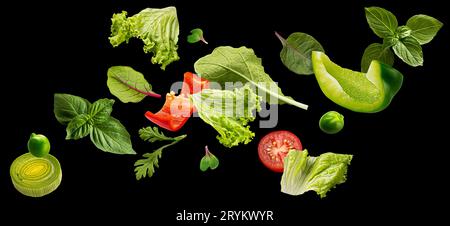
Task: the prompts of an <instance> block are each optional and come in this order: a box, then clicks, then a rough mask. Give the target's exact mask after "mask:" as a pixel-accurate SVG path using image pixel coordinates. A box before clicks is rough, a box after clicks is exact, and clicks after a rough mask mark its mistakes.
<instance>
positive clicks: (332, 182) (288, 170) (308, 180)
mask: <svg viewBox="0 0 450 226" xmlns="http://www.w3.org/2000/svg"><path fill="white" fill-rule="evenodd" d="M352 158H353V155H345V154H335V153H324V154H322V155H320V156H319V157H310V156H308V150H306V149H305V150H303V151H296V150H292V151H290V152H289V153H288V155H287V156H286V157H285V158H284V173H283V176H282V178H281V192H283V193H286V194H289V195H301V194H303V193H305V192H307V191H315V192H316V193H317V194H318V195H319V196H320V197H321V198H324V197H325V196H326V193H327V192H328V191H329V190H330V189H331V188H334V187H335V186H336V185H338V184H342V183H344V182H345V180H346V174H347V167H348V165H350V162H351V160H352Z"/></svg>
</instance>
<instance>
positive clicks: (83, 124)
mask: <svg viewBox="0 0 450 226" xmlns="http://www.w3.org/2000/svg"><path fill="white" fill-rule="evenodd" d="M91 127H92V121H91V117H90V116H89V115H87V114H81V115H77V116H75V118H73V119H72V121H70V122H69V124H68V125H67V128H66V132H67V135H66V140H78V139H80V138H83V137H85V136H87V135H89V132H90V130H91Z"/></svg>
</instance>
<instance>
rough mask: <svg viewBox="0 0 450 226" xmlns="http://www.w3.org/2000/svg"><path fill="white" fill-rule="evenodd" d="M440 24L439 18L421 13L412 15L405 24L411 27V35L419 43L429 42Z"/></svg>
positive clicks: (439, 27)
mask: <svg viewBox="0 0 450 226" xmlns="http://www.w3.org/2000/svg"><path fill="white" fill-rule="evenodd" d="M442 25H443V24H442V22H440V21H439V20H437V19H435V18H433V17H431V16H427V15H423V14H419V15H415V16H412V17H411V18H409V20H408V21H407V22H406V26H408V27H409V28H410V29H411V36H412V37H413V38H415V39H416V40H417V41H418V42H419V43H420V44H421V45H423V44H427V43H429V42H430V41H431V40H432V39H433V38H434V36H436V34H437V32H438V31H439V30H440V29H441V27H442Z"/></svg>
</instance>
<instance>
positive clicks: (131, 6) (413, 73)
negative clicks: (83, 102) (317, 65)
mask: <svg viewBox="0 0 450 226" xmlns="http://www.w3.org/2000/svg"><path fill="white" fill-rule="evenodd" d="M444 2H445V1H430V0H428V1H417V2H414V3H412V2H409V1H408V2H407V1H392V0H389V1H333V2H330V3H327V2H323V1H282V0H278V1H267V2H266V1H264V2H261V1H255V2H254V3H251V2H247V1H242V0H241V1H220V2H219V1H187V0H180V1H169V0H162V1H152V0H147V1H142V0H135V1H131V0H127V1H125V0H123V1H110V2H107V1H105V2H101V3H100V2H97V1H71V2H68V1H59V2H54V3H45V2H41V1H33V2H20V3H16V4H14V5H10V4H8V5H3V6H2V21H3V22H2V28H1V30H2V39H3V41H2V49H3V51H2V55H4V56H5V57H4V58H3V60H2V61H3V63H2V64H4V65H3V67H2V68H3V70H2V75H1V76H2V79H1V81H2V84H3V85H2V101H3V103H2V115H3V117H2V124H3V126H2V127H3V128H2V130H3V139H4V141H3V144H6V147H5V146H3V148H2V156H3V157H1V158H0V205H1V206H4V207H6V209H5V208H2V211H0V216H2V218H1V219H0V220H4V221H6V219H8V217H11V216H15V217H19V218H16V219H19V221H24V220H33V221H34V222H35V223H38V224H40V223H45V222H46V221H47V220H48V219H49V218H52V217H56V218H62V221H58V222H67V221H70V222H74V221H75V222H79V223H90V222H92V221H102V222H115V221H116V220H125V221H126V225H130V224H131V223H132V222H142V223H143V225H154V223H155V222H165V223H166V224H168V223H189V222H176V220H175V217H176V213H177V212H179V211H182V210H183V209H186V210H188V211H208V212H212V213H213V214H217V215H219V211H220V210H272V211H274V212H275V222H218V221H212V222H210V224H215V223H220V224H229V223H238V224H242V223H246V224H248V223H255V224H264V223H265V224H274V223H277V224H278V223H279V224H281V223H287V222H291V224H294V223H295V224H297V225H301V224H305V223H306V222H315V223H319V224H320V223H323V222H329V223H336V224H344V223H358V224H363V225H364V224H367V222H369V223H373V222H376V221H379V222H381V223H390V222H392V221H399V222H406V221H416V220H418V219H424V220H428V221H433V220H436V219H437V218H436V217H438V216H441V214H442V212H441V211H439V209H440V208H438V207H437V206H439V205H440V204H444V205H445V203H444V200H445V198H446V197H447V196H448V195H447V194H446V193H448V191H447V190H448V189H447V187H446V186H445V185H444V184H443V183H445V180H446V178H448V174H445V172H447V173H448V170H445V158H444V154H445V153H446V152H447V151H448V148H447V147H446V146H444V145H442V144H443V143H444V142H443V141H445V139H446V138H445V136H444V135H445V132H438V130H437V129H439V128H442V129H444V131H445V129H446V128H448V126H449V123H448V116H447V114H448V113H446V112H445V111H444V110H443V108H445V107H446V106H447V103H448V94H447V90H448V88H446V84H445V82H446V81H445V80H447V79H446V77H447V76H448V72H447V71H446V68H447V67H446V66H447V64H448V63H447V59H446V58H447V57H445V56H446V54H447V53H448V40H449V36H448V29H447V26H448V23H445V21H448V12H447V10H446V7H444V6H443V5H444V4H445V3H444ZM170 5H174V6H176V7H177V12H178V19H179V23H180V36H179V51H178V52H179V55H180V58H181V59H180V60H179V61H178V62H175V63H172V64H171V65H169V66H168V67H167V69H166V71H161V70H160V69H159V66H158V65H152V64H151V63H150V57H151V56H150V55H146V54H144V53H143V51H142V43H141V41H140V40H136V39H133V40H131V42H130V43H129V44H128V45H124V44H122V45H121V46H120V47H118V48H112V47H111V45H110V44H109V41H108V36H109V29H110V18H111V16H112V14H113V13H118V12H120V11H122V10H126V11H128V12H129V14H130V15H132V14H135V13H138V12H139V11H140V10H142V9H144V8H146V7H152V8H161V7H166V6H170ZM367 6H380V7H383V8H386V9H388V10H390V11H391V12H393V13H394V14H395V15H396V16H397V19H398V21H399V25H403V24H405V23H406V20H407V19H408V18H409V17H410V16H413V15H415V14H420V13H422V14H427V15H430V16H433V17H435V18H438V19H439V20H441V21H443V22H444V23H445V24H444V27H443V29H441V31H440V32H439V33H438V35H437V36H436V37H435V39H434V40H433V41H432V42H431V43H429V44H427V45H425V46H423V50H424V59H425V62H424V66H423V67H417V68H412V67H410V66H408V65H406V64H405V63H403V62H401V61H400V60H399V59H398V58H397V59H396V63H395V67H396V68H397V69H398V70H399V71H401V72H402V73H403V74H404V83H403V87H402V89H401V90H400V92H399V93H398V95H397V96H396V97H395V99H394V101H393V103H392V104H391V105H390V106H389V107H388V108H387V109H386V110H384V111H382V112H380V113H376V114H361V113H355V112H351V111H348V110H346V109H343V108H341V107H339V106H337V105H335V104H334V103H332V102H331V101H330V100H328V99H327V98H326V97H325V96H324V95H323V94H322V92H321V91H320V89H319V87H318V85H317V83H316V81H315V79H314V77H313V76H300V75H296V74H294V73H292V72H290V71H289V70H288V69H286V68H285V67H284V65H283V64H282V63H281V61H280V59H279V52H280V50H281V44H280V42H279V41H278V40H277V38H276V37H275V36H274V34H273V32H274V31H278V32H279V33H280V34H281V35H282V36H284V37H287V36H288V35H289V34H290V33H292V32H305V33H308V34H310V35H312V36H314V37H315V38H316V39H317V40H319V41H320V42H321V44H322V45H323V47H324V48H325V50H326V52H327V54H328V56H330V58H331V59H332V60H333V61H335V62H336V63H337V64H339V65H341V66H343V67H346V68H351V69H354V70H357V69H359V65H360V59H361V56H362V53H363V51H364V49H365V48H366V46H367V45H369V44H370V43H372V42H380V41H381V40H380V39H379V38H378V37H376V35H375V34H373V32H372V31H371V30H370V28H369V27H368V25H367V22H366V19H365V16H364V7H367ZM196 27H200V28H202V29H203V30H204V32H205V38H206V39H207V40H208V41H209V45H204V44H201V43H197V44H188V43H187V42H186V41H185V40H186V36H187V35H188V34H189V31H190V30H191V29H193V28H196ZM222 45H230V46H233V47H239V46H247V47H249V48H253V49H254V51H255V53H256V54H257V56H258V57H261V58H262V60H263V65H264V67H265V71H266V72H267V73H268V74H269V75H271V77H272V78H273V79H274V80H275V81H277V82H279V86H280V87H281V88H282V90H283V91H284V93H285V94H287V95H289V96H292V97H294V98H295V99H296V100H298V101H300V102H303V103H306V104H309V105H310V109H309V110H308V111H304V110H301V109H298V108H296V107H293V106H288V105H284V106H280V107H279V116H280V117H279V122H278V125H277V127H276V128H274V129H258V120H256V121H255V123H252V130H253V131H254V132H255V133H256V137H255V139H254V141H253V142H251V143H250V144H248V145H240V146H238V147H235V148H232V149H227V148H224V147H223V146H222V145H221V144H219V143H218V141H217V140H216V138H215V136H216V131H215V130H214V129H213V128H212V127H210V126H209V125H207V124H205V123H204V122H203V121H202V120H201V119H199V118H193V119H190V120H189V121H188V122H187V124H186V125H185V126H184V127H183V128H182V130H181V131H180V132H178V133H171V132H165V133H166V134H167V135H174V136H175V135H179V134H188V137H187V138H186V139H185V140H184V141H182V142H180V143H179V144H177V145H176V146H173V147H171V148H170V149H167V150H166V151H164V152H163V156H162V159H161V160H160V168H159V169H157V172H156V174H155V175H154V176H153V177H152V178H146V179H143V180H141V181H136V179H135V176H134V173H133V169H134V167H133V163H134V162H135V161H136V160H137V159H139V158H140V156H141V154H143V153H145V152H150V151H152V150H154V149H156V148H157V147H159V144H150V143H145V142H143V141H141V140H140V139H139V137H138V133H137V131H138V129H140V128H142V127H146V126H149V125H152V124H151V123H150V122H149V121H148V120H146V119H145V117H144V116H143V114H144V112H145V111H147V110H150V111H153V112H156V111H158V110H159V109H160V107H161V106H162V104H163V102H164V98H162V99H153V98H146V99H144V101H142V102H141V103H138V104H124V103H121V102H120V101H116V104H115V105H114V111H113V113H112V115H113V116H114V117H116V118H118V119H119V120H120V121H121V122H122V123H123V124H124V125H125V126H126V128H127V129H128V131H129V133H130V134H131V139H132V142H133V147H134V149H135V150H136V151H137V152H138V155H136V156H131V155H129V156H121V155H114V154H109V153H104V152H101V151H100V150H97V149H96V148H95V146H94V145H93V144H92V143H91V141H90V140H89V139H88V138H84V139H82V140H78V141H66V140H65V139H64V138H65V127H64V126H62V125H60V124H58V122H57V121H56V119H55V118H54V114H53V94H54V93H70V94H74V95H78V96H82V97H84V98H86V99H88V100H90V101H95V100H97V99H99V98H105V97H107V98H114V96H112V95H111V94H110V92H109V90H108V88H107V86H106V71H107V69H108V68H109V67H110V66H113V65H128V66H131V67H133V68H135V69H136V70H138V71H140V72H142V73H143V74H144V75H146V78H147V80H148V81H149V82H150V83H151V84H152V85H153V87H154V90H155V91H156V92H158V93H161V94H164V93H166V92H169V88H170V85H171V84H172V83H173V82H175V81H179V80H182V75H183V73H184V72H185V71H193V64H194V62H195V61H196V60H197V59H198V58H200V57H202V56H204V55H206V54H209V53H210V52H211V51H212V50H213V49H214V48H215V47H217V46H222ZM328 110H337V111H339V112H341V113H342V114H343V115H344V116H345V128H344V130H343V131H342V132H340V133H339V134H337V135H326V134H324V133H322V132H321V131H320V130H319V128H318V126H317V124H318V120H319V118H320V116H321V115H322V114H323V113H324V112H326V111H328ZM274 130H290V131H292V132H294V133H295V134H297V135H298V136H299V138H300V139H301V140H302V143H303V145H304V147H306V148H308V150H309V151H310V154H311V155H320V154H321V153H324V152H335V153H348V154H353V155H354V159H353V161H352V165H351V166H350V168H349V173H348V180H347V182H346V183H344V184H342V185H339V186H338V187H336V188H335V189H333V190H331V191H330V192H329V193H328V196H327V197H326V198H324V199H320V198H319V197H318V196H317V195H316V194H315V193H314V192H308V193H306V194H304V195H302V196H296V197H295V196H289V195H285V194H283V193H281V192H280V185H279V183H280V178H281V175H280V174H275V173H272V172H270V171H269V170H267V169H266V168H264V166H263V165H262V164H261V163H260V162H259V160H258V156H257V143H258V141H259V140H260V138H261V137H262V136H264V135H265V134H267V133H269V132H271V131H274ZM32 132H36V133H42V134H45V135H47V136H48V137H49V139H50V141H51V143H52V150H51V153H52V154H53V155H54V156H56V157H57V158H58V159H59V161H60V163H61V165H62V170H63V181H62V184H61V186H60V187H59V188H58V189H57V190H56V191H55V192H53V193H51V194H50V195H47V196H45V197H43V198H36V199H33V198H29V197H26V196H23V195H21V194H20V193H18V192H17V191H16V190H15V189H14V187H13V185H12V183H11V181H10V177H9V166H10V164H11V162H12V161H13V160H14V159H15V158H16V157H18V156H19V155H21V154H23V153H24V152H26V151H27V149H26V142H27V140H28V137H29V135H30V133H32ZM447 139H448V138H447ZM205 145H208V146H209V147H210V150H211V151H212V152H213V153H214V154H215V155H216V156H218V158H219V159H220V166H219V168H218V169H217V170H215V171H209V172H206V173H203V172H201V171H200V170H199V167H198V166H199V161H200V159H201V157H202V156H203V154H204V149H203V148H204V146H205ZM443 209H445V208H443ZM443 209H441V210H442V211H443ZM5 210H6V211H5ZM5 217H6V218H5ZM47 223H48V222H47ZM56 223H57V222H56ZM191 223H192V222H191ZM2 225H3V223H2Z"/></svg>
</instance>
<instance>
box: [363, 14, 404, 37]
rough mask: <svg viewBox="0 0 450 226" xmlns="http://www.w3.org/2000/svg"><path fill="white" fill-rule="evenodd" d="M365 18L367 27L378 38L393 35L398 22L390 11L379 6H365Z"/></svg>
mask: <svg viewBox="0 0 450 226" xmlns="http://www.w3.org/2000/svg"><path fill="white" fill-rule="evenodd" d="M365 11H366V19H367V23H368V24H369V27H370V28H371V29H372V31H373V32H374V33H375V34H376V35H377V36H378V37H380V38H386V37H389V36H394V35H395V30H396V29H397V26H398V22H397V18H396V17H395V16H394V14H392V13H391V12H389V11H387V10H385V9H383V8H380V7H368V8H365Z"/></svg>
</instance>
